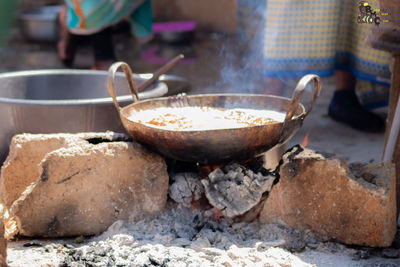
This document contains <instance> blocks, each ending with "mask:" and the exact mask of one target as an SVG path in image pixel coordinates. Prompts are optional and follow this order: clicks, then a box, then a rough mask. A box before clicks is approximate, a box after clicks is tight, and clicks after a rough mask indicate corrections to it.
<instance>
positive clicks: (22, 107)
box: [0, 70, 168, 162]
mask: <svg viewBox="0 0 400 267" xmlns="http://www.w3.org/2000/svg"><path fill="white" fill-rule="evenodd" d="M135 79H138V80H139V81H144V79H143V78H140V76H139V75H136V76H135ZM106 80H107V72H106V71H94V70H37V71H18V72H10V73H3V74H0V116H1V123H0V140H1V142H0V160H1V162H2V161H3V160H4V158H5V157H6V156H7V153H8V146H9V143H10V140H11V137H12V136H13V135H14V134H18V133H57V132H69V133H73V132H86V131H106V130H113V131H119V132H120V131H124V129H123V127H122V125H121V122H120V120H119V118H118V113H117V112H115V109H114V107H113V102H112V99H111V97H110V96H109V94H108V93H107V89H106ZM117 83H118V88H120V94H121V95H122V96H121V97H119V98H118V99H119V101H121V102H122V103H123V105H126V104H128V103H129V102H130V101H131V96H130V95H127V94H128V93H129V89H128V85H127V83H126V80H125V79H124V78H123V77H122V76H120V75H117ZM167 92H168V88H167V86H166V84H165V83H162V82H157V83H155V84H154V85H153V86H150V88H148V89H147V90H146V91H144V92H141V93H139V98H141V99H146V98H150V97H158V96H163V95H165V94H166V93H167Z"/></svg>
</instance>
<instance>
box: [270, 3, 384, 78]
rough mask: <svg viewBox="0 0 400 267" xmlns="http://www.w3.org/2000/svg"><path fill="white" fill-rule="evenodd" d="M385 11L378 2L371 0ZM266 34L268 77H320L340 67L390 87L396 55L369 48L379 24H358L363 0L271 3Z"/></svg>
mask: <svg viewBox="0 0 400 267" xmlns="http://www.w3.org/2000/svg"><path fill="white" fill-rule="evenodd" d="M368 4H369V5H370V6H371V7H372V8H373V9H377V8H379V3H378V1H374V0H372V1H368ZM266 10H267V13H266V18H265V28H264V29H265V30H264V51H263V53H264V65H265V68H264V70H265V72H264V76H265V77H272V78H290V77H292V78H297V77H300V76H302V75H305V74H307V73H315V74H318V75H320V76H328V75H331V74H333V72H334V70H335V69H342V70H348V71H351V72H352V73H354V74H355V75H356V77H357V78H359V79H362V80H365V81H371V82H374V83H378V84H383V85H388V84H389V83H390V72H389V62H390V60H391V57H390V54H389V53H386V52H383V51H380V50H376V49H373V48H371V47H370V46H368V44H366V42H365V39H366V36H367V35H368V34H369V32H370V30H371V27H378V26H376V25H375V24H374V23H371V24H370V23H358V21H357V19H358V16H359V15H360V9H359V1H354V0H343V1H339V0H325V1H322V0H302V1H291V0H269V1H267V8H266Z"/></svg>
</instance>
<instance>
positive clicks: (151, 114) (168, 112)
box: [129, 107, 285, 131]
mask: <svg viewBox="0 0 400 267" xmlns="http://www.w3.org/2000/svg"><path fill="white" fill-rule="evenodd" d="M129 119H130V120H131V121H133V122H138V123H142V124H145V125H147V126H150V127H155V128H160V129H166V130H174V131H201V130H203V131H204V130H216V129H234V128H243V127H249V126H261V125H265V124H268V123H275V122H283V120H284V119H285V114H284V113H282V112H277V111H272V110H256V109H242V108H236V109H225V108H212V107H179V108H175V107H168V108H167V107H160V108H154V109H148V110H141V111H138V112H132V113H131V114H130V116H129Z"/></svg>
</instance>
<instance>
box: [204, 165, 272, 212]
mask: <svg viewBox="0 0 400 267" xmlns="http://www.w3.org/2000/svg"><path fill="white" fill-rule="evenodd" d="M275 178H276V177H275V175H274V174H273V173H267V175H263V174H262V173H261V172H257V173H255V172H253V171H252V170H250V169H248V168H246V167H244V166H243V165H240V164H238V163H231V164H228V165H226V166H225V167H222V168H219V169H216V170H214V171H213V172H211V173H210V174H209V175H208V177H207V178H206V179H203V180H202V181H201V182H202V183H203V185H204V188H205V194H206V197H207V199H208V201H209V202H210V204H211V205H213V206H214V207H215V208H217V209H219V210H221V212H222V214H223V215H224V216H226V217H228V218H233V217H236V216H238V215H242V214H244V213H246V212H247V211H249V210H250V209H251V208H253V207H254V206H256V205H257V204H258V203H259V202H260V201H261V199H262V196H263V194H265V193H266V192H269V191H270V190H271V188H272V185H273V182H274V180H275Z"/></svg>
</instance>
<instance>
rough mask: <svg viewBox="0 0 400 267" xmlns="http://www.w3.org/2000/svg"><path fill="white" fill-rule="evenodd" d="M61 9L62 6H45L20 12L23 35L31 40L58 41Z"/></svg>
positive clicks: (19, 20)
mask: <svg viewBox="0 0 400 267" xmlns="http://www.w3.org/2000/svg"><path fill="white" fill-rule="evenodd" d="M60 10H61V6H43V7H37V8H31V9H27V10H24V11H22V12H20V13H19V14H18V24H19V27H20V30H21V33H22V35H23V36H24V37H25V38H26V39H28V40H30V41H47V42H54V41H57V39H58V30H59V29H58V20H57V16H58V13H59V12H60Z"/></svg>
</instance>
